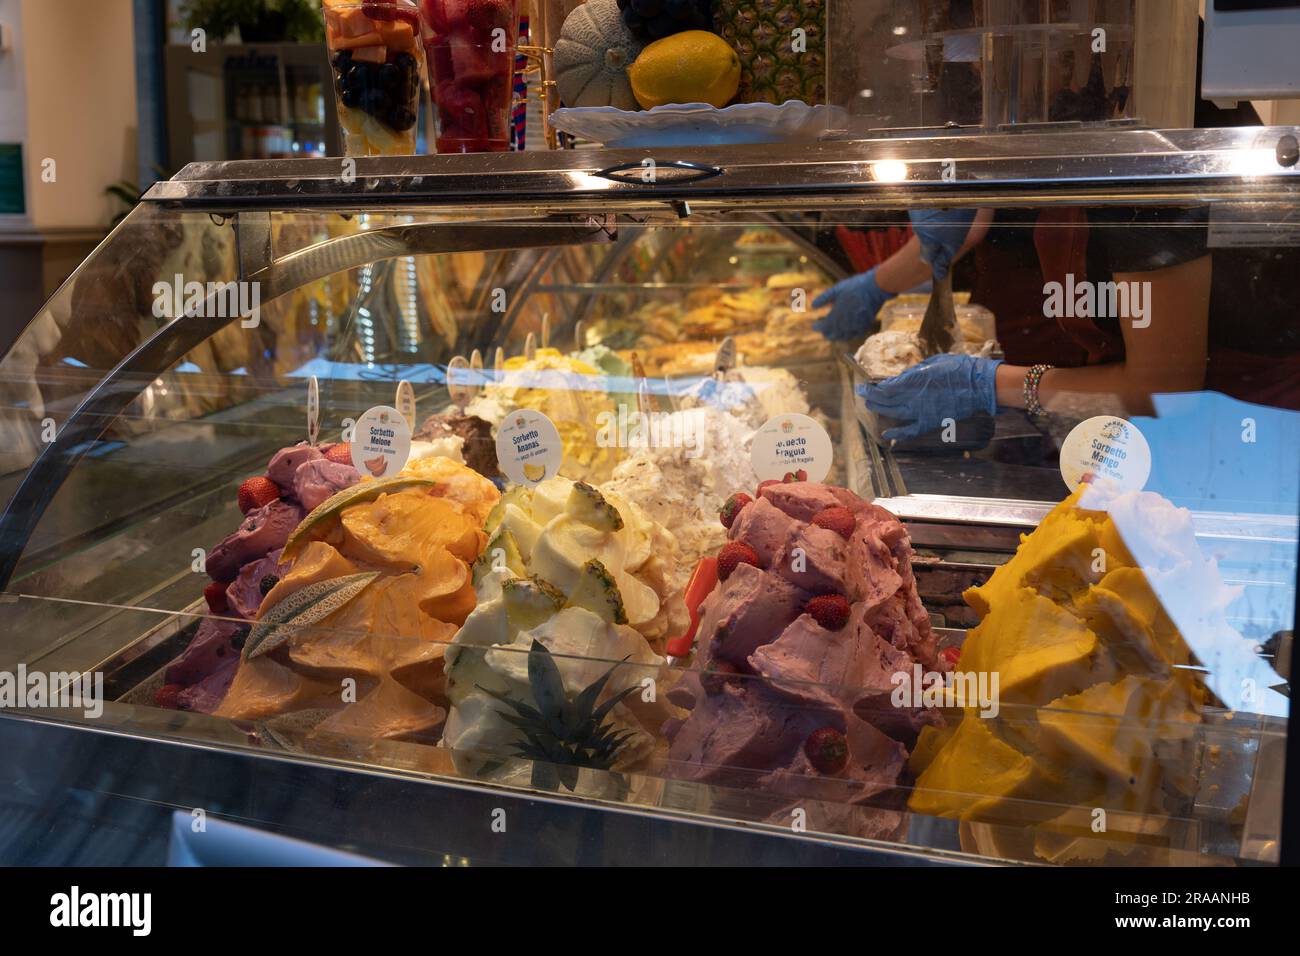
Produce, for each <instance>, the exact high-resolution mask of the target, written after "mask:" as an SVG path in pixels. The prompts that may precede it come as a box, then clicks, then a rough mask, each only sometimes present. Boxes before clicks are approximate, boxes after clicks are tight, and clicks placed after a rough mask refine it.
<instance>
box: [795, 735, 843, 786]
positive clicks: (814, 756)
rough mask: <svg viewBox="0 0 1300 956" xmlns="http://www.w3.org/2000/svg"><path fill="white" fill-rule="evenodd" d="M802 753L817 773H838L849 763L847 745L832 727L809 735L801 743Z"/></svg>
mask: <svg viewBox="0 0 1300 956" xmlns="http://www.w3.org/2000/svg"><path fill="white" fill-rule="evenodd" d="M803 752H804V754H805V755H806V756H807V757H808V762H809V763H810V764H812V765H813V769H814V770H816V771H817V772H818V773H825V774H835V773H839V772H840V771H841V770H843V769H844V768H845V767H847V766H848V763H849V743H848V741H847V740H845V739H844V734H842V733H840V732H839V731H838V730H836V729H835V728H834V727H822V728H821V729H820V730H814V731H813V732H812V733H810V734H809V735H808V739H807V740H805V741H804V742H803Z"/></svg>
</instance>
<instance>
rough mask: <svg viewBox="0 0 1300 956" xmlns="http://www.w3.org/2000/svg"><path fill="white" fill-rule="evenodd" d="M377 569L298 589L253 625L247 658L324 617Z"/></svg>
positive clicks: (371, 578) (363, 585)
mask: <svg viewBox="0 0 1300 956" xmlns="http://www.w3.org/2000/svg"><path fill="white" fill-rule="evenodd" d="M377 577H379V572H378V571H368V572H366V573H364V574H349V575H348V576H347V577H342V578H331V579H330V580H328V581H317V582H316V583H315V584H312V585H309V586H307V587H305V588H303V589H302V590H301V591H295V592H294V593H293V594H291V595H289V596H288V597H287V598H285V599H284V600H283V601H281V602H280V603H279V604H276V605H275V606H274V607H272V608H270V609H269V610H268V611H267V612H266V614H264V615H263V616H262V617H261V618H260V619H259V620H258V621H257V622H256V623H255V624H254V625H253V629H252V631H251V632H249V635H248V639H247V640H246V641H245V642H244V659H245V660H253V659H254V658H257V657H261V656H262V655H263V654H269V653H270V652H271V651H273V650H275V649H276V648H277V647H279V646H280V645H281V644H283V643H284V642H285V641H287V640H289V638H291V637H293V635H294V633H295V632H296V631H298V630H301V629H302V628H304V627H310V626H311V625H313V624H317V623H319V622H320V621H323V620H325V618H327V617H329V616H330V615H331V614H333V613H334V612H335V611H337V610H338V609H339V608H341V607H343V606H344V605H345V604H347V603H348V602H349V601H351V600H352V599H353V598H355V597H356V596H357V595H358V594H360V593H361V592H362V591H364V590H365V589H366V588H367V587H369V586H370V584H371V582H372V581H374V580H375V578H377Z"/></svg>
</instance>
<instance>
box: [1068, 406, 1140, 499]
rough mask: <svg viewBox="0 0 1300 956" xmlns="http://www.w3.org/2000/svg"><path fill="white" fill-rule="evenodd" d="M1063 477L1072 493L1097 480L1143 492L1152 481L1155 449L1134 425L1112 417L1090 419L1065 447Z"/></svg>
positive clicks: (1126, 489) (1076, 431) (1077, 428)
mask: <svg viewBox="0 0 1300 956" xmlns="http://www.w3.org/2000/svg"><path fill="white" fill-rule="evenodd" d="M1061 477H1062V478H1064V479H1065V484H1066V485H1067V486H1068V487H1069V489H1070V490H1071V491H1074V490H1075V489H1076V488H1078V487H1079V483H1080V482H1082V481H1092V480H1093V479H1095V478H1106V479H1109V480H1110V481H1113V482H1116V483H1117V484H1119V485H1120V487H1122V488H1123V489H1124V490H1125V491H1141V490H1142V489H1143V487H1145V486H1146V483H1147V479H1148V478H1149V477H1151V446H1150V445H1148V444H1147V440H1146V436H1144V435H1143V434H1142V432H1141V431H1139V430H1138V427H1137V426H1136V425H1134V424H1133V423H1132V422H1130V421H1125V420H1124V419H1122V418H1115V417H1114V416H1112V415H1101V416H1098V417H1097V418H1090V419H1088V420H1087V421H1086V422H1083V423H1082V424H1079V425H1076V426H1075V428H1074V431H1072V432H1070V435H1069V437H1068V438H1066V439H1065V443H1064V444H1063V445H1062V446H1061Z"/></svg>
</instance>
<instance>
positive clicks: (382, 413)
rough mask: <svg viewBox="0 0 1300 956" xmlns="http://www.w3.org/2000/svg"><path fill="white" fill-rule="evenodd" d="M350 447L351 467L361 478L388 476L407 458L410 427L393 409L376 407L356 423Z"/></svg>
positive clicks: (397, 470)
mask: <svg viewBox="0 0 1300 956" xmlns="http://www.w3.org/2000/svg"><path fill="white" fill-rule="evenodd" d="M351 448H352V467H354V468H356V470H357V471H359V472H361V474H362V475H369V476H370V477H371V478H385V477H392V476H393V475H396V474H397V473H398V472H399V471H401V470H402V469H403V468H405V467H406V460H407V459H408V458H410V457H411V426H410V425H409V424H408V423H407V421H406V416H404V415H403V414H402V413H401V412H399V411H398V410H397V409H395V408H390V407H389V406H387V405H376V406H375V407H374V408H372V409H370V410H369V411H368V412H366V413H365V414H364V415H362V416H361V418H360V419H358V420H357V424H356V428H355V429H354V431H353V435H352V446H351Z"/></svg>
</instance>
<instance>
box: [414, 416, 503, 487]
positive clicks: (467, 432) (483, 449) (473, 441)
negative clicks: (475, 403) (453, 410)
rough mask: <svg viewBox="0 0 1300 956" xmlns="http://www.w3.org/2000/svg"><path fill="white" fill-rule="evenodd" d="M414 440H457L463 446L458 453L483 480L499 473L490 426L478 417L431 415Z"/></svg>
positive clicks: (495, 448) (494, 441)
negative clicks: (459, 440)
mask: <svg viewBox="0 0 1300 956" xmlns="http://www.w3.org/2000/svg"><path fill="white" fill-rule="evenodd" d="M414 438H415V440H416V441H437V440H438V439H440V438H460V439H462V440H463V441H464V443H465V445H464V447H463V448H462V450H461V454H462V455H464V457H465V464H467V465H469V467H471V468H473V469H474V470H475V471H477V472H478V473H479V474H480V475H482V476H483V477H484V478H496V477H498V476H499V475H500V474H501V469H500V467H499V466H498V464H497V444H496V439H494V438H493V437H492V423H491V422H489V421H487V420H486V419H482V418H479V417H478V416H477V415H433V416H431V417H430V418H428V419H427V420H426V421H425V423H424V424H423V425H421V426H420V430H419V431H418V432H416V433H415V435H414Z"/></svg>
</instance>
